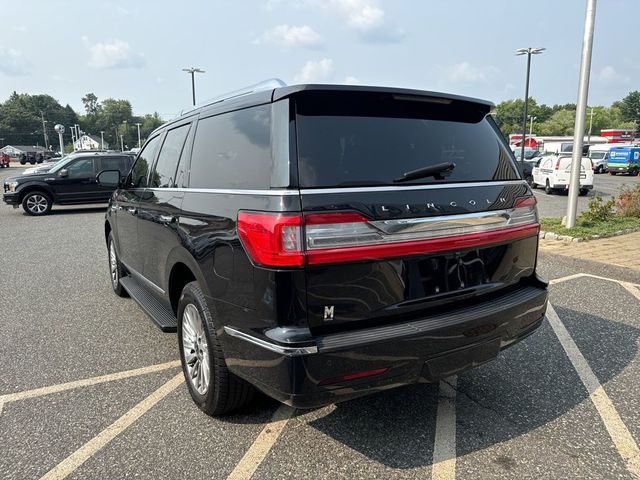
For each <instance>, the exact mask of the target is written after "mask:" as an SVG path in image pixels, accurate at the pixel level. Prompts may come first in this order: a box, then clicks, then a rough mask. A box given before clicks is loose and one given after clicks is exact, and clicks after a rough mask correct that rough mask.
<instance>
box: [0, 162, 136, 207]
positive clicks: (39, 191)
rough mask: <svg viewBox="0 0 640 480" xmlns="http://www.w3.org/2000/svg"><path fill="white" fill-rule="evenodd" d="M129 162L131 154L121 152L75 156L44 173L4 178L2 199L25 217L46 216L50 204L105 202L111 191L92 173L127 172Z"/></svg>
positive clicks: (130, 163)
mask: <svg viewBox="0 0 640 480" xmlns="http://www.w3.org/2000/svg"><path fill="white" fill-rule="evenodd" d="M133 160H134V157H133V155H129V154H122V153H75V154H72V155H69V156H68V157H66V158H64V159H61V160H59V161H58V162H56V163H55V164H54V165H53V166H52V167H51V168H50V169H47V170H45V171H44V172H37V171H36V172H34V173H32V174H25V175H17V176H14V177H9V178H7V179H5V181H4V195H3V200H4V201H5V203H8V204H9V205H13V207H14V208H17V207H19V206H20V205H22V208H24V211H25V212H27V213H28V214H29V215H46V214H47V213H49V212H50V211H51V206H52V205H53V204H54V203H56V204H60V205H69V204H80V203H107V202H108V201H109V198H110V197H111V193H112V192H113V188H105V187H104V186H102V185H98V182H97V181H96V174H97V173H98V172H100V171H102V170H113V169H117V170H121V171H123V172H127V171H129V169H130V168H131V165H132V164H133Z"/></svg>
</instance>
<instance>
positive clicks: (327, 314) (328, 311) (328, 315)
mask: <svg viewBox="0 0 640 480" xmlns="http://www.w3.org/2000/svg"><path fill="white" fill-rule="evenodd" d="M333 308H334V306H333V305H331V306H327V305H325V307H324V321H325V322H328V321H329V320H333Z"/></svg>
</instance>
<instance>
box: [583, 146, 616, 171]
mask: <svg viewBox="0 0 640 480" xmlns="http://www.w3.org/2000/svg"><path fill="white" fill-rule="evenodd" d="M615 146H616V144H614V143H605V144H603V145H591V146H590V147H589V158H590V159H591V163H593V173H605V172H606V171H607V170H608V168H609V164H608V161H609V150H611V147H615Z"/></svg>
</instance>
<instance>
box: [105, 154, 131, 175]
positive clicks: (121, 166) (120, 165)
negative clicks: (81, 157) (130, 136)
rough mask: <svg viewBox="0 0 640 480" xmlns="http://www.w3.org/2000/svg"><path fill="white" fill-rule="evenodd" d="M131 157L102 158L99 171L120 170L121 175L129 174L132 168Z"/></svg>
mask: <svg viewBox="0 0 640 480" xmlns="http://www.w3.org/2000/svg"><path fill="white" fill-rule="evenodd" d="M129 158H130V157H102V158H101V159H100V167H99V170H100V171H102V170H119V171H120V173H121V174H125V173H128V172H129V169H130V168H131V161H130V160H129Z"/></svg>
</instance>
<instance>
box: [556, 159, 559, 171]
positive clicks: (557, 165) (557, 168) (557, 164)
mask: <svg viewBox="0 0 640 480" xmlns="http://www.w3.org/2000/svg"><path fill="white" fill-rule="evenodd" d="M555 169H556V170H560V160H558V161H557V162H556V167H555Z"/></svg>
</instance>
